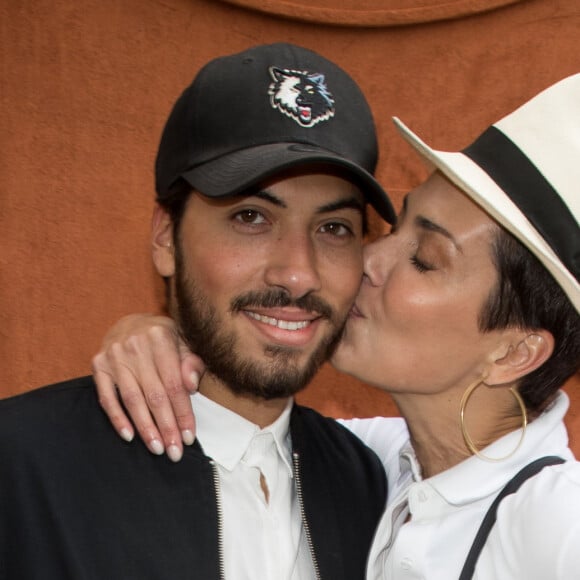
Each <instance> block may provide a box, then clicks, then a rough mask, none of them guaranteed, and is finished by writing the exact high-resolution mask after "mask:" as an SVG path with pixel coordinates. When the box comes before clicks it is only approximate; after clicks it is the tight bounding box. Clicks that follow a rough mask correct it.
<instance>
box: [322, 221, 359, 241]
mask: <svg viewBox="0 0 580 580" xmlns="http://www.w3.org/2000/svg"><path fill="white" fill-rule="evenodd" d="M321 230H322V232H323V233H325V234H331V235H333V236H337V237H345V236H349V235H351V234H352V230H351V229H350V228H349V227H348V226H346V225H344V224H341V223H338V222H332V223H329V224H324V225H323V226H322V228H321Z"/></svg>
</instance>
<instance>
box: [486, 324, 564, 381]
mask: <svg viewBox="0 0 580 580" xmlns="http://www.w3.org/2000/svg"><path fill="white" fill-rule="evenodd" d="M552 352H554V337H553V336H552V333H551V332H548V331H547V330H537V331H534V332H530V333H525V332H521V331H519V332H514V334H513V339H512V340H511V341H510V342H509V344H508V345H507V348H505V347H504V349H503V353H501V354H499V355H497V356H496V358H495V360H494V361H493V363H492V364H491V365H490V367H489V373H488V374H487V377H486V379H485V383H486V384H487V385H490V386H492V385H498V386H499V385H505V384H508V383H514V382H516V381H518V380H519V379H521V378H522V377H525V376H526V375H529V374H530V373H531V372H533V371H535V370H536V369H537V368H539V367H541V366H542V365H543V364H544V363H545V362H546V361H547V360H548V359H549V358H550V356H552Z"/></svg>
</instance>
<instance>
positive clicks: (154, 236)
mask: <svg viewBox="0 0 580 580" xmlns="http://www.w3.org/2000/svg"><path fill="white" fill-rule="evenodd" d="M151 244H152V249H151V251H152V255H153V263H154V264H155V268H156V269H157V272H158V273H159V274H160V275H161V276H163V277H164V278H168V277H170V276H173V274H174V273H175V254H174V249H175V248H174V247H173V222H172V221H171V218H170V217H169V214H168V213H167V211H166V210H165V209H164V208H162V207H161V206H160V205H157V206H155V210H154V212H153V219H152V221H151Z"/></svg>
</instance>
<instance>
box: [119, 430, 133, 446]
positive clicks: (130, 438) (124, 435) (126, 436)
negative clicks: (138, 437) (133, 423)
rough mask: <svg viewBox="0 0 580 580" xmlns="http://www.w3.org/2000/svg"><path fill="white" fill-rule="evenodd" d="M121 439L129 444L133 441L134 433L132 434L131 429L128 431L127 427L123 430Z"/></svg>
mask: <svg viewBox="0 0 580 580" xmlns="http://www.w3.org/2000/svg"><path fill="white" fill-rule="evenodd" d="M121 437H122V438H123V439H124V440H125V441H127V442H129V443H130V442H131V441H133V433H131V431H129V429H127V428H126V427H124V428H123V429H121Z"/></svg>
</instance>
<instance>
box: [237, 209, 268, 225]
mask: <svg viewBox="0 0 580 580" xmlns="http://www.w3.org/2000/svg"><path fill="white" fill-rule="evenodd" d="M235 219H236V220H237V221H239V222H241V223H243V224H263V223H264V222H265V221H266V220H265V218H264V216H263V215H262V214H261V213H260V212H259V211H256V210H255V209H244V210H242V211H239V212H238V213H236V215H235Z"/></svg>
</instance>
